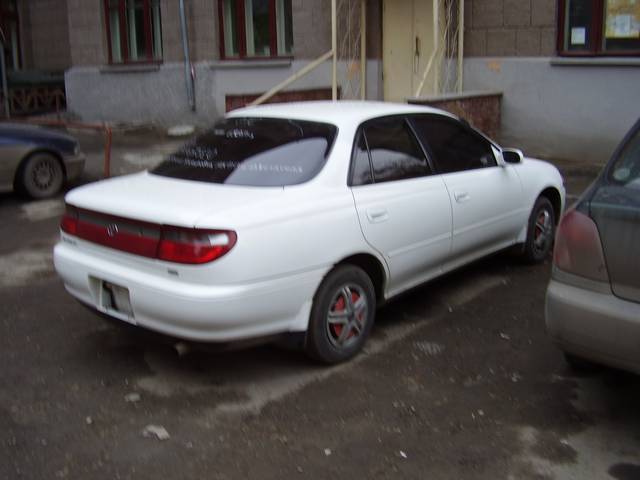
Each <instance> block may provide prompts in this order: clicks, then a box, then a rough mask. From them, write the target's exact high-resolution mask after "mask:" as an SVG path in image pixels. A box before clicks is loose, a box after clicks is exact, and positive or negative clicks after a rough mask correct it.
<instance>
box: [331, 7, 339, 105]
mask: <svg viewBox="0 0 640 480" xmlns="http://www.w3.org/2000/svg"><path fill="white" fill-rule="evenodd" d="M337 16H338V9H337V6H336V0H331V51H332V52H333V72H332V76H331V98H332V99H333V100H334V101H335V100H337V99H338V25H337V22H338V18H337Z"/></svg>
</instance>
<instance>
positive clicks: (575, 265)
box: [553, 210, 609, 282]
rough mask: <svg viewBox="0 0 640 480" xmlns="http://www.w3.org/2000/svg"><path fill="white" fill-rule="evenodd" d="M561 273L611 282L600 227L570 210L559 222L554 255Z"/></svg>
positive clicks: (555, 262) (554, 260) (575, 211)
mask: <svg viewBox="0 0 640 480" xmlns="http://www.w3.org/2000/svg"><path fill="white" fill-rule="evenodd" d="M553 263H554V264H555V266H556V267H558V268H559V269H560V270H564V271H565V272H568V273H572V274H574V275H579V276H581V277H586V278H589V279H592V280H599V281H602V282H608V281H609V275H608V273H607V266H606V263H605V260H604V253H603V250H602V243H601V242H600V234H599V232H598V227H597V226H596V224H595V223H594V221H593V220H591V218H589V217H588V216H587V215H585V214H584V213H581V212H579V211H577V210H569V211H568V212H567V213H566V214H565V215H564V216H563V217H562V220H561V221H560V225H559V226H558V232H557V234H556V244H555V249H554V252H553Z"/></svg>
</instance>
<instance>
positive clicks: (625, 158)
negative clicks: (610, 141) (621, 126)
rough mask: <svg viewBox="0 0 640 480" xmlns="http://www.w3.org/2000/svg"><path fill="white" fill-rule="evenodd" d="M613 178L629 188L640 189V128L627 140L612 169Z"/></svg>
mask: <svg viewBox="0 0 640 480" xmlns="http://www.w3.org/2000/svg"><path fill="white" fill-rule="evenodd" d="M611 179H612V180H613V181H614V182H615V183H617V184H619V185H624V186H626V187H629V188H634V189H639V190H640V130H636V132H635V134H634V135H633V136H632V137H631V139H630V140H629V141H628V142H627V144H626V145H625V147H624V148H623V149H622V151H621V153H620V156H619V157H618V159H617V160H616V163H615V164H614V166H613V168H612V169H611Z"/></svg>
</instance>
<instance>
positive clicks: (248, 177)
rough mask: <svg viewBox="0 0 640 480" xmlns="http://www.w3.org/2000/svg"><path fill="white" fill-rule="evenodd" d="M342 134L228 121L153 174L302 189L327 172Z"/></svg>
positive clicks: (293, 123) (301, 124)
mask: <svg viewBox="0 0 640 480" xmlns="http://www.w3.org/2000/svg"><path fill="white" fill-rule="evenodd" d="M336 132H337V128H336V127H335V126H333V125H329V124H326V123H317V122H306V121H300V120H287V119H273V118H228V119H225V120H222V121H221V122H219V123H216V124H215V125H214V127H213V128H212V129H211V130H209V131H207V132H206V133H204V134H202V135H200V136H199V137H197V138H195V139H194V140H193V141H191V142H189V143H187V144H186V145H185V146H184V147H182V148H181V149H180V150H178V151H177V152H175V153H174V154H172V155H170V156H169V157H168V158H167V159H166V160H165V161H164V162H162V163H161V164H160V165H158V166H157V167H156V168H155V169H154V170H153V171H152V173H154V174H156V175H162V176H165V177H173V178H181V179H185V180H196V181H198V182H209V183H225V184H230V185H247V186H263V187H270V186H282V185H296V184H299V183H303V182H306V181H308V180H310V179H311V178H313V177H315V176H316V175H317V174H318V172H319V171H320V170H321V169H322V167H323V166H324V163H325V161H326V158H327V155H328V153H329V150H330V149H331V146H332V144H333V141H334V139H335V136H336Z"/></svg>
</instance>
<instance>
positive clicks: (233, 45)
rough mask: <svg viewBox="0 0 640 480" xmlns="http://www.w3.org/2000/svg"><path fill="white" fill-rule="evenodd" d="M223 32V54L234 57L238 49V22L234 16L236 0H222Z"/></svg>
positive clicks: (238, 51)
mask: <svg viewBox="0 0 640 480" xmlns="http://www.w3.org/2000/svg"><path fill="white" fill-rule="evenodd" d="M222 15H223V19H222V21H223V32H224V54H225V56H227V57H236V56H237V55H238V54H239V53H240V50H239V49H238V36H237V35H236V32H237V31H238V23H237V16H236V0H224V4H223V8H222Z"/></svg>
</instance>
